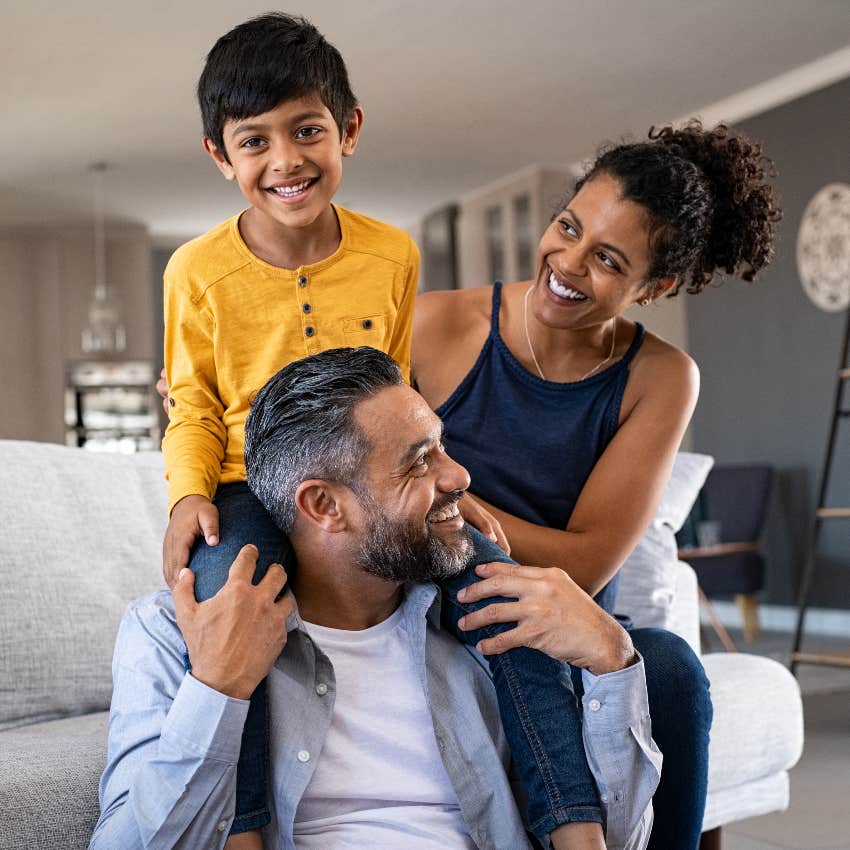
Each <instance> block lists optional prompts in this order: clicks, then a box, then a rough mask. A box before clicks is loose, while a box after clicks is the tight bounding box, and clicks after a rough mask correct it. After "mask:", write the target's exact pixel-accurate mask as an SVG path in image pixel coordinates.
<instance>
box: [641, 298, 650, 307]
mask: <svg viewBox="0 0 850 850" xmlns="http://www.w3.org/2000/svg"><path fill="white" fill-rule="evenodd" d="M638 304H640V306H641V307H646V306H647V304H652V299H651V298H641V299H640V301H638Z"/></svg>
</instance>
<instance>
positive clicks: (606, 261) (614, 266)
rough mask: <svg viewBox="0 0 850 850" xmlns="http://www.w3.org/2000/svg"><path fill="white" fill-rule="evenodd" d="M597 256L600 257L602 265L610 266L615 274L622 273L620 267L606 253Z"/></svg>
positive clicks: (601, 252)
mask: <svg viewBox="0 0 850 850" xmlns="http://www.w3.org/2000/svg"><path fill="white" fill-rule="evenodd" d="M596 256H597V257H599V259H600V260H601V261H602V264H603V265H605V266H608V268H609V269H613V270H614V271H615V272H618V271H620V267H619V266H618V265H617V264H616V263H615V262H614V261H613V260H612V259H611V258H610V257H609V256H608V255H607V254H606V253H605V252H604V251H600V252H599V253H598V254H597V255H596Z"/></svg>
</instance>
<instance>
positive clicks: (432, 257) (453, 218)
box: [421, 204, 459, 292]
mask: <svg viewBox="0 0 850 850" xmlns="http://www.w3.org/2000/svg"><path fill="white" fill-rule="evenodd" d="M458 212H459V207H458V206H457V204H448V205H447V206H445V207H442V208H441V209H439V210H435V211H434V212H432V213H429V214H428V215H426V216H425V219H424V221H423V223H422V255H423V256H422V259H423V263H422V268H423V272H424V275H423V279H422V284H421V291H422V292H430V291H432V290H434V289H457V288H458V255H457V251H458V248H457V217H458Z"/></svg>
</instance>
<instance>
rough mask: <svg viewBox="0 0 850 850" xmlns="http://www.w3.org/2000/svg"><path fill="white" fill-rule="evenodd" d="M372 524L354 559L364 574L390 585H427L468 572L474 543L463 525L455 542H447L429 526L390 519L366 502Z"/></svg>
mask: <svg viewBox="0 0 850 850" xmlns="http://www.w3.org/2000/svg"><path fill="white" fill-rule="evenodd" d="M364 507H366V508H367V510H368V514H369V518H370V523H369V527H368V528H367V529H366V532H365V535H364V539H363V541H362V543H361V544H360V547H359V549H358V551H357V553H356V555H355V560H356V563H357V565H358V566H359V567H360V569H362V570H363V571H364V572H367V573H369V574H370V575H373V576H377V577H378V578H382V579H386V580H387V581H400V582H407V581H413V582H426V581H439V580H440V579H445V578H450V577H451V576H454V575H457V574H458V573H460V572H463V570H464V569H466V566H467V564H468V563H469V560H470V558H472V552H473V547H472V540H471V538H470V534H469V529H468V528H467V527H466V524H465V523H464V526H463V528H461V529H460V531H458V532H457V534H456V535H455V537H454V539H451V540H449V541H447V540H444V539H443V538H441V537H438V536H437V535H436V534H434V533H433V532H432V531H431V529H430V526H429V527H428V531H427V532H426V533H425V534H423V533H422V531H421V526H419V525H418V524H417V523H412V522H404V521H398V520H393V519H390V518H389V517H387V516H386V514H384V513H383V512H382V511H381V510H380V508H378V506H377V505H374V504H368V503H367V502H364Z"/></svg>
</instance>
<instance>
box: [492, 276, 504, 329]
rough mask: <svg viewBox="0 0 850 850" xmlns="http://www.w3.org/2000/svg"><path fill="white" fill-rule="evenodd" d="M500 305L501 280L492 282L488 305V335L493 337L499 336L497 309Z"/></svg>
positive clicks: (498, 309)
mask: <svg viewBox="0 0 850 850" xmlns="http://www.w3.org/2000/svg"><path fill="white" fill-rule="evenodd" d="M501 307H502V281H500V280H497V281H495V282H494V283H493V300H492V302H491V306H490V336H491V337H493V339H496V338H498V336H499V311H500V309H501Z"/></svg>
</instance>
